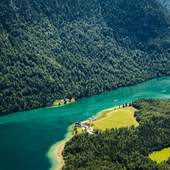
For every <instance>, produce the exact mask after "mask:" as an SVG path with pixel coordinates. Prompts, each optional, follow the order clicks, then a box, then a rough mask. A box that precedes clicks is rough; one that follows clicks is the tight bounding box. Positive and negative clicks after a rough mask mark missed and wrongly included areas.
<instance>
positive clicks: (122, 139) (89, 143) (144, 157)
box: [63, 99, 170, 170]
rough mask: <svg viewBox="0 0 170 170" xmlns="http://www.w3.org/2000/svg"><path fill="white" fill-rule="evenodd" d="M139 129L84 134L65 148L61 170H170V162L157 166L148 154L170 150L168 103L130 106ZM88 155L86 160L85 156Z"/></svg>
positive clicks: (143, 103) (76, 137) (158, 101)
mask: <svg viewBox="0 0 170 170" xmlns="http://www.w3.org/2000/svg"><path fill="white" fill-rule="evenodd" d="M133 106H134V107H136V108H137V109H139V110H138V113H137V114H136V116H137V120H138V121H139V127H138V128H134V127H131V128H121V129H112V130H106V131H105V132H101V131H99V132H98V133H96V134H95V135H88V134H87V133H84V134H82V135H77V136H75V137H74V138H73V139H71V140H70V141H69V142H68V143H67V144H66V147H65V151H64V159H65V167H64V168H63V169H64V170H93V169H98V170H103V169H106V170H170V159H169V160H168V161H167V162H162V163H161V164H156V162H154V161H152V160H151V159H149V154H150V153H152V152H154V151H159V150H161V149H163V148H168V147H170V140H169V138H170V126H169V125H170V112H169V110H170V100H152V99H149V100H140V101H137V102H135V103H133ZM87 155H88V156H87Z"/></svg>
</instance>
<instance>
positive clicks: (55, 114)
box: [0, 77, 170, 170]
mask: <svg viewBox="0 0 170 170" xmlns="http://www.w3.org/2000/svg"><path fill="white" fill-rule="evenodd" d="M141 98H170V77H163V78H157V79H153V80H150V81H147V82H144V83H141V84H137V85H134V86H129V87H123V88H119V89H117V90H112V91H109V92H105V93H102V94H100V95H96V96H92V97H87V98H83V99H81V100H79V101H77V102H75V103H72V104H70V105H66V106H63V107H59V108H57V107H56V108H55V107H51V108H40V109H34V110H31V111H24V112H18V113H14V114H11V115H8V116H4V117H0V137H1V138H0V170H11V169H12V170H48V169H49V168H50V161H49V160H48V158H47V152H48V150H49V148H50V146H51V145H53V144H54V143H56V142H58V141H60V140H62V139H63V138H64V135H65V133H66V131H67V128H68V126H69V125H70V124H72V123H73V122H75V121H77V120H85V119H87V118H88V117H90V116H92V115H95V114H96V113H97V112H99V111H102V110H104V109H106V108H110V107H114V106H118V105H121V104H124V103H128V102H131V101H134V100H136V99H141Z"/></svg>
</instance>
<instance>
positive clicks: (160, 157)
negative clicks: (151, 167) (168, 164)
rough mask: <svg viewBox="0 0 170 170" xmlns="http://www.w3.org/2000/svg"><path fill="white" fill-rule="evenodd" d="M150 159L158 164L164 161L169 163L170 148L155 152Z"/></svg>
mask: <svg viewBox="0 0 170 170" xmlns="http://www.w3.org/2000/svg"><path fill="white" fill-rule="evenodd" d="M149 158H150V159H151V160H153V161H155V162H157V163H158V164H160V163H161V162H163V161H167V160H168V159H169V158H170V148H165V149H162V150H161V151H156V152H153V153H151V154H150V155H149Z"/></svg>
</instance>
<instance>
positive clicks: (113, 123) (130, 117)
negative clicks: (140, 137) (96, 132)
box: [93, 107, 139, 130]
mask: <svg viewBox="0 0 170 170" xmlns="http://www.w3.org/2000/svg"><path fill="white" fill-rule="evenodd" d="M135 110H136V109H135V108H133V107H125V108H120V109H113V110H110V111H107V112H105V113H104V114H103V115H102V116H101V117H99V118H98V119H97V120H96V121H94V122H93V127H94V129H101V130H105V129H111V128H122V127H130V126H135V127H137V126H138V125H139V124H138V122H137V121H136V119H135V117H134V113H135Z"/></svg>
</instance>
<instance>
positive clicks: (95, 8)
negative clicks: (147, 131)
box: [0, 0, 170, 115]
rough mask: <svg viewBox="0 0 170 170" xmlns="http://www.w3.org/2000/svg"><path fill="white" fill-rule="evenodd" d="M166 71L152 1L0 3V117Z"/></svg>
mask: <svg viewBox="0 0 170 170" xmlns="http://www.w3.org/2000/svg"><path fill="white" fill-rule="evenodd" d="M169 74H170V17H169V12H168V11H167V9H166V8H165V7H163V6H162V5H161V3H160V2H158V1H156V0H128V1H127V0H88V1H87V0H48V1H43V0H27V1H25V0H1V1H0V101H1V103H0V114H1V115H2V114H7V113H10V112H15V111H18V110H26V109H31V108H35V107H41V106H46V105H50V104H51V103H52V102H53V101H54V100H55V99H57V98H64V97H76V98H79V97H83V96H89V95H93V94H97V93H100V92H102V91H105V90H109V89H112V88H117V87H120V86H125V85H131V84H134V83H138V82H142V81H144V80H147V79H150V78H153V77H157V76H162V75H169Z"/></svg>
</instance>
